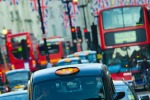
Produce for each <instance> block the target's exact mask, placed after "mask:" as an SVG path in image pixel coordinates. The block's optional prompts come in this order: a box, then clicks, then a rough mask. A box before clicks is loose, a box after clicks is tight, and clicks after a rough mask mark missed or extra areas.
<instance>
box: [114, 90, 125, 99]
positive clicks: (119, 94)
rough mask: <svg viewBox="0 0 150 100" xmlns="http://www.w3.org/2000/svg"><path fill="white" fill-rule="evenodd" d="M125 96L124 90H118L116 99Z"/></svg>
mask: <svg viewBox="0 0 150 100" xmlns="http://www.w3.org/2000/svg"><path fill="white" fill-rule="evenodd" d="M124 96H125V93H124V92H117V94H116V95H115V97H114V100H120V99H122V98H123V97H124Z"/></svg>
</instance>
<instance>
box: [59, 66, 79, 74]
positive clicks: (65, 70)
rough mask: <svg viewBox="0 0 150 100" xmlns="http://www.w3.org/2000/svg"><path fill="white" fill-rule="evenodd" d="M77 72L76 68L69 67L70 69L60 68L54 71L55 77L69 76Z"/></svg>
mask: <svg viewBox="0 0 150 100" xmlns="http://www.w3.org/2000/svg"><path fill="white" fill-rule="evenodd" d="M78 72H79V69H78V68H76V67H71V68H62V69H58V70H56V74H57V75H71V74H76V73H78Z"/></svg>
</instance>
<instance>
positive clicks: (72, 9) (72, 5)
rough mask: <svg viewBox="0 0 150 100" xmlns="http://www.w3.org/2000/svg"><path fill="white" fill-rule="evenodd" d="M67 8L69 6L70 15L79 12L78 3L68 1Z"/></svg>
mask: <svg viewBox="0 0 150 100" xmlns="http://www.w3.org/2000/svg"><path fill="white" fill-rule="evenodd" d="M69 8H70V14H71V15H77V14H79V8H78V5H77V4H75V3H74V2H72V3H70V5H69Z"/></svg>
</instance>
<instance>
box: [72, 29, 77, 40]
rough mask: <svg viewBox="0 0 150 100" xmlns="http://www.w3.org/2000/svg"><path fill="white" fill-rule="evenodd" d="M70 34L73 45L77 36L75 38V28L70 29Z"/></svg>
mask: <svg viewBox="0 0 150 100" xmlns="http://www.w3.org/2000/svg"><path fill="white" fill-rule="evenodd" d="M71 34H72V40H73V43H77V36H76V30H75V27H72V28H71Z"/></svg>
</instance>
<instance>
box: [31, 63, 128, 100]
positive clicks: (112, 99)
mask: <svg viewBox="0 0 150 100" xmlns="http://www.w3.org/2000/svg"><path fill="white" fill-rule="evenodd" d="M105 67H106V66H105V65H103V64H100V63H89V64H74V65H66V66H59V67H53V68H48V69H43V70H39V71H36V72H35V73H33V74H32V76H31V78H30V80H29V84H28V90H29V100H119V99H121V98H123V97H124V96H125V93H124V92H118V93H116V91H115V89H114V85H113V82H112V79H111V77H110V74H109V72H108V70H107V68H105Z"/></svg>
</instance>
